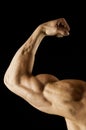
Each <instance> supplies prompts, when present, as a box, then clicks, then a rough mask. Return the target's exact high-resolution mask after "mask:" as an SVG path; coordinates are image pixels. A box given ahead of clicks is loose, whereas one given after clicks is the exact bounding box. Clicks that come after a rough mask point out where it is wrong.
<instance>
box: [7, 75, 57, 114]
mask: <svg viewBox="0 0 86 130" xmlns="http://www.w3.org/2000/svg"><path fill="white" fill-rule="evenodd" d="M56 80H58V79H57V78H55V77H54V76H51V75H44V74H43V75H37V76H36V77H35V76H28V75H23V76H21V78H20V82H19V83H12V82H6V86H7V87H8V88H9V89H10V90H11V91H12V92H14V93H15V94H17V95H18V96H20V97H22V98H23V99H25V100H26V101H27V102H28V103H29V104H31V105H32V106H34V107H35V108H37V109H39V110H41V111H43V112H46V113H53V112H52V110H53V109H52V103H51V102H50V101H48V100H47V99H46V98H45V97H44V95H43V90H44V88H45V85H46V84H47V83H48V82H50V81H51V82H54V81H56Z"/></svg>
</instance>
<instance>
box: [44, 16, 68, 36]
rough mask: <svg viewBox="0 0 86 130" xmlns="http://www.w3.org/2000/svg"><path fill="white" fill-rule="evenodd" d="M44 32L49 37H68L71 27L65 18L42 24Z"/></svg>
mask: <svg viewBox="0 0 86 130" xmlns="http://www.w3.org/2000/svg"><path fill="white" fill-rule="evenodd" d="M42 27H43V32H44V33H45V35H48V36H54V35H55V36H57V37H63V36H68V35H69V31H70V27H69V25H68V23H67V22H66V20H65V19H64V18H59V19H56V20H52V21H49V22H46V23H43V24H42Z"/></svg>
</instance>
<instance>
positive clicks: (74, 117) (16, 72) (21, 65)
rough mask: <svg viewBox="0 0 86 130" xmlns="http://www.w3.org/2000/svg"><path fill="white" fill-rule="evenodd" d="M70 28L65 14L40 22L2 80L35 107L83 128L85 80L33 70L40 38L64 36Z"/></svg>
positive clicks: (85, 124)
mask: <svg viewBox="0 0 86 130" xmlns="http://www.w3.org/2000/svg"><path fill="white" fill-rule="evenodd" d="M69 32H70V27H69V25H68V23H67V21H66V20H65V19H64V18H58V19H56V20H51V21H48V22H45V23H42V24H40V25H39V26H38V27H37V28H36V29H35V30H34V32H33V33H32V35H31V36H30V37H29V38H28V39H27V41H26V42H25V43H24V44H23V45H22V46H21V47H20V48H19V49H18V51H17V52H16V53H15V55H14V57H13V59H12V61H11V63H10V65H9V66H8V68H7V70H6V73H5V75H4V83H5V85H6V86H7V88H8V89H9V90H10V91H12V92H13V93H15V94H16V95H18V96H20V97H21V98H23V99H24V100H25V101H27V102H28V103H29V104H31V105H32V106H33V107H35V108H36V109H38V110H40V111H42V112H45V113H48V114H53V115H57V116H63V117H64V118H65V120H66V123H67V128H68V130H86V82H85V81H82V80H77V79H63V80H59V79H58V78H57V77H55V76H53V75H50V74H39V75H37V76H34V75H33V74H32V71H33V66H34V60H35V55H36V52H37V49H38V47H39V45H40V43H41V41H42V40H43V38H44V37H45V36H56V37H57V38H59V37H64V36H68V35H69ZM57 44H58V43H57ZM53 51H54V50H53ZM54 58H55V57H54ZM51 60H52V59H51ZM56 60H57V59H56Z"/></svg>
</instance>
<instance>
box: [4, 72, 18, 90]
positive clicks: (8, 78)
mask: <svg viewBox="0 0 86 130" xmlns="http://www.w3.org/2000/svg"><path fill="white" fill-rule="evenodd" d="M3 82H4V84H5V86H6V87H7V88H8V89H11V88H12V87H13V86H15V85H16V84H18V81H17V80H16V78H13V77H12V76H11V75H10V76H9V75H8V74H7V73H5V75H4V78H3Z"/></svg>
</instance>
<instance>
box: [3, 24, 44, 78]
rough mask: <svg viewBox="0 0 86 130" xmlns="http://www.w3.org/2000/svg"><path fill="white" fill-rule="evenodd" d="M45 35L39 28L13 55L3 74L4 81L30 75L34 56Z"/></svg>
mask: <svg viewBox="0 0 86 130" xmlns="http://www.w3.org/2000/svg"><path fill="white" fill-rule="evenodd" d="M44 37H45V34H44V33H43V32H42V27H41V26H39V27H38V28H37V29H36V30H35V31H34V32H33V33H32V35H31V36H30V37H29V38H28V39H27V41H26V42H25V43H24V44H23V45H22V46H21V47H20V48H19V49H18V51H17V52H16V54H15V55H14V57H13V59H12V61H11V63H10V65H9V67H8V69H7V71H6V74H5V77H6V79H7V78H9V77H10V80H14V79H16V80H18V79H19V78H20V76H21V75H23V74H28V75H31V73H32V69H33V65H34V59H35V54H36V51H37V48H38V47H39V45H40V43H41V41H42V39H43V38H44Z"/></svg>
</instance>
